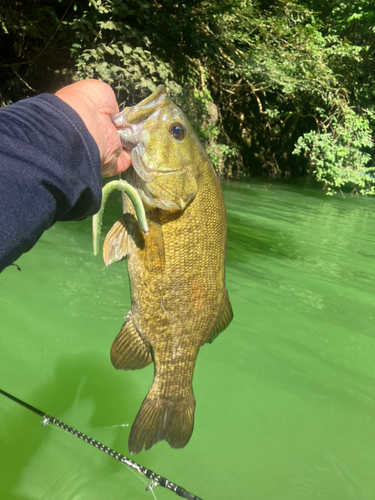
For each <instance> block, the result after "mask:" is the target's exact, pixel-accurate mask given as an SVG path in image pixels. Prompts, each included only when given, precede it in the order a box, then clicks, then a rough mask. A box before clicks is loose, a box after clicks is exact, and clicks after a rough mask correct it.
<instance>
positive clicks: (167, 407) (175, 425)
mask: <svg viewBox="0 0 375 500" xmlns="http://www.w3.org/2000/svg"><path fill="white" fill-rule="evenodd" d="M194 411H195V398H194V394H193V389H192V388H191V390H190V394H189V395H185V396H184V398H183V399H178V400H173V399H171V398H168V397H165V396H162V395H160V393H159V392H158V391H157V389H156V388H155V383H154V384H153V386H152V387H151V389H150V392H149V393H148V394H147V396H146V398H145V399H144V401H143V403H142V406H141V408H140V410H139V412H138V415H137V417H136V419H135V421H134V423H133V425H132V428H131V431H130V435H129V451H130V453H139V452H140V451H142V449H143V447H144V448H145V450H146V451H147V450H149V449H150V448H151V447H152V446H153V445H154V444H156V443H157V442H158V441H162V440H164V441H167V443H169V445H170V446H171V447H172V448H183V447H184V446H186V445H187V443H188V442H189V440H190V438H191V435H192V432H193V428H194Z"/></svg>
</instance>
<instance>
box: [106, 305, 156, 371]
mask: <svg viewBox="0 0 375 500" xmlns="http://www.w3.org/2000/svg"><path fill="white" fill-rule="evenodd" d="M111 361H112V364H113V366H114V367H115V368H116V370H137V369H139V368H144V367H145V366H147V365H149V364H150V363H151V361H152V355H151V349H150V347H149V346H147V345H146V343H145V342H144V340H143V339H142V337H141V336H140V334H139V333H138V331H137V329H136V327H135V325H134V323H133V318H132V316H131V313H129V314H128V316H127V320H126V321H125V323H124V324H123V325H122V327H121V330H120V333H119V334H118V335H117V337H116V338H115V340H114V341H113V344H112V347H111Z"/></svg>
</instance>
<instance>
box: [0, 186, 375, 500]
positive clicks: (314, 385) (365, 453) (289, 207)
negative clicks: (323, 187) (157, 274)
mask: <svg viewBox="0 0 375 500" xmlns="http://www.w3.org/2000/svg"><path fill="white" fill-rule="evenodd" d="M223 191H224V196H225V199H226V205H227V217H228V246H227V285H228V290H229V294H230V297H231V301H232V303H233V308H234V313H235V319H234V321H233V323H232V325H231V326H230V327H229V328H228V330H227V331H225V332H224V333H222V334H221V335H220V336H219V338H218V339H217V340H215V342H214V343H213V344H212V345H210V346H204V348H202V350H201V352H200V354H199V357H198V362H197V368H196V373H195V378H194V391H195V395H196V399H197V410H196V423H195V430H194V433H193V437H192V440H191V442H190V443H189V444H188V446H187V447H186V448H184V449H183V450H172V449H171V448H169V446H168V445H166V444H165V443H162V444H158V445H157V446H155V447H154V448H153V449H152V450H150V451H149V452H143V453H141V454H140V455H139V456H137V458H136V460H137V461H139V462H140V463H142V464H143V465H145V466H147V467H150V468H151V469H153V470H155V471H156V472H159V473H160V474H162V475H164V476H166V477H168V478H170V479H171V480H172V481H175V482H176V483H178V484H181V485H182V486H184V487H185V488H187V489H188V490H189V491H192V492H193V493H195V494H197V495H199V496H201V497H202V498H204V499H205V500H207V499H209V498H217V499H228V498H254V499H262V500H263V499H267V500H301V499H304V500H305V499H307V500H309V499H311V500H327V499H331V498H334V499H340V500H349V499H358V500H366V499H372V498H374V497H375V483H374V481H373V464H374V459H375V448H374V446H373V443H374V442H375V421H374V420H375V384H374V382H375V368H374V366H375V363H374V359H375V338H374V337H375V332H374V326H373V325H374V320H375V299H374V293H373V290H374V281H375V258H374V257H375V222H374V217H373V211H374V208H375V207H374V202H375V200H373V199H370V198H368V199H360V198H350V197H348V198H346V199H345V200H343V199H341V198H339V197H336V198H329V197H327V196H322V195H321V193H320V191H319V190H318V189H316V188H315V187H314V186H308V185H304V184H292V183H282V182H279V181H275V182H272V183H270V182H264V181H253V180H252V181H251V182H242V183H238V182H225V183H224V184H223ZM119 212H120V204H119V202H118V200H116V199H112V200H110V206H109V207H108V209H107V213H106V216H105V229H107V230H108V228H109V227H110V225H111V224H112V223H113V222H114V220H115V219H116V218H117V217H118V216H119ZM19 265H20V267H21V269H22V272H21V273H19V272H18V271H17V270H16V269H15V268H9V269H7V270H5V271H4V273H2V275H1V276H0V328H1V337H0V343H1V344H0V379H1V387H2V388H3V389H4V390H6V391H9V392H11V393H14V394H15V395H16V396H19V397H20V398H22V399H24V400H26V401H28V402H30V403H31V404H33V405H34V406H36V407H39V408H40V409H42V410H43V411H45V412H47V413H50V414H52V415H54V416H55V417H57V418H59V419H60V420H63V421H64V422H66V423H68V424H70V425H72V426H73V427H76V428H78V429H80V430H82V431H85V430H86V431H87V430H88V429H90V431H89V432H88V433H89V434H90V435H91V436H92V437H94V438H95V439H98V440H99V441H101V442H103V443H105V444H106V445H108V446H111V447H113V448H115V449H117V450H118V451H119V452H121V453H123V454H125V455H127V454H128V450H127V438H128V433H129V430H130V427H119V425H123V424H131V423H132V422H133V420H134V418H135V415H136V413H137V411H138V409H139V406H140V404H141V402H142V399H143V397H144V395H145V394H146V393H147V391H148V389H149V387H150V385H151V381H152V367H148V368H147V369H145V370H140V371H135V372H126V373H125V372H116V371H115V370H114V369H113V368H112V366H111V364H110V361H109V348H110V345H111V343H112V341H113V339H114V337H115V336H116V334H117V333H118V331H119V328H120V326H121V324H122V322H123V317H124V316H125V314H126V313H127V312H128V310H129V308H130V299H129V285H128V278H127V272H126V264H125V263H120V264H118V265H115V266H111V267H110V268H108V269H107V270H105V269H104V265H103V264H102V262H101V259H100V258H94V257H93V256H92V254H91V229H90V221H85V222H83V223H69V224H67V223H61V224H58V225H57V226H55V227H54V228H52V229H51V230H50V231H48V232H47V233H46V234H45V235H44V237H43V238H42V240H41V241H40V242H39V243H38V245H37V247H36V248H35V249H34V250H33V251H32V252H30V253H29V254H27V255H25V256H23V257H22V258H21V259H20V261H19ZM39 422H40V419H38V417H37V416H36V415H33V414H31V413H29V412H27V410H25V409H22V408H20V407H17V406H16V405H15V404H14V403H12V402H10V401H7V400H4V399H0V466H1V471H2V475H1V476H2V477H1V486H0V491H1V494H0V498H3V497H4V498H6V499H7V500H21V499H22V500H26V499H30V500H34V499H40V498H48V499H53V500H66V499H67V498H69V499H81V498H90V499H93V500H99V499H103V498H109V497H110V498H113V499H115V498H121V499H124V498H129V499H132V500H133V499H138V498H139V499H141V498H146V497H148V498H152V495H151V493H150V492H148V493H146V492H145V491H144V486H145V484H144V483H142V482H141V480H139V479H138V478H137V477H135V476H134V475H133V474H132V473H131V472H130V471H128V470H127V469H125V468H124V467H121V465H120V464H118V463H117V462H116V461H114V460H111V459H110V458H109V457H106V456H105V455H103V454H102V453H98V452H97V451H96V450H94V449H93V448H92V447H90V446H88V445H87V444H85V443H82V442H80V441H78V440H77V439H76V438H74V437H72V436H69V435H66V434H65V433H63V432H62V431H59V430H57V429H55V428H52V427H47V428H42V427H41V426H40V425H39ZM77 441H78V442H77ZM102 455H103V456H102ZM155 495H156V497H157V498H158V499H163V498H172V496H173V495H172V493H171V492H168V491H164V490H157V489H156V490H155Z"/></svg>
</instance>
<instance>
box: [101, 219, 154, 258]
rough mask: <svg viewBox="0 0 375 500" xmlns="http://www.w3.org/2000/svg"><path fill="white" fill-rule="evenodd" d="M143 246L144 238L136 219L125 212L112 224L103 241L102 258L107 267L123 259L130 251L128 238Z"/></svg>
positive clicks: (138, 245) (140, 246)
mask: <svg viewBox="0 0 375 500" xmlns="http://www.w3.org/2000/svg"><path fill="white" fill-rule="evenodd" d="M131 239H132V240H133V242H134V244H135V245H136V246H137V247H139V248H143V247H144V245H145V240H144V236H143V233H142V231H141V228H140V227H139V224H138V221H137V219H136V218H135V216H134V215H133V214H130V213H126V214H124V215H123V216H122V217H120V219H119V220H118V221H117V222H115V223H114V224H113V226H112V227H111V229H110V230H109V232H108V234H107V236H106V237H105V240H104V243H103V260H104V263H105V265H106V267H108V266H109V265H110V264H112V263H113V262H120V261H121V260H124V259H125V258H126V257H127V256H128V255H129V253H130V248H131V247H130V240H131Z"/></svg>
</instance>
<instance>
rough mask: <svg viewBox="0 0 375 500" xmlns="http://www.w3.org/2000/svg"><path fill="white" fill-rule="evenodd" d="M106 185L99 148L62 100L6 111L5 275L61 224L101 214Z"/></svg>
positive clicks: (0, 227)
mask: <svg viewBox="0 0 375 500" xmlns="http://www.w3.org/2000/svg"><path fill="white" fill-rule="evenodd" d="M101 181H102V176H101V163H100V154H99V149H98V146H97V144H96V142H95V141H94V139H93V137H92V136H91V134H90V133H89V131H88V130H87V128H86V126H85V124H84V123H83V121H82V119H81V118H80V116H79V115H78V114H77V113H76V112H75V111H74V110H73V109H72V108H71V107H70V106H68V105H67V104H66V103H65V102H63V101H62V100H61V99H59V98H58V97H56V96H55V95H50V94H42V95H40V96H37V97H32V98H30V99H25V100H22V101H20V102H17V103H15V104H11V105H9V106H5V107H3V108H0V272H1V271H2V270H3V269H4V268H5V267H6V266H8V265H9V264H11V263H13V262H14V261H15V260H16V259H18V257H20V255H21V254H23V253H24V252H27V251H28V250H30V249H31V248H32V247H33V246H34V245H35V243H36V242H37V241H38V239H39V238H40V237H41V235H42V234H43V232H44V231H45V230H46V229H48V228H50V227H51V226H52V225H53V224H54V223H55V222H56V221H59V220H61V221H68V220H81V219H84V218H85V217H88V216H89V215H93V214H95V213H96V212H97V211H98V210H99V208H100V202H101V186H102V183H101Z"/></svg>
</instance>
